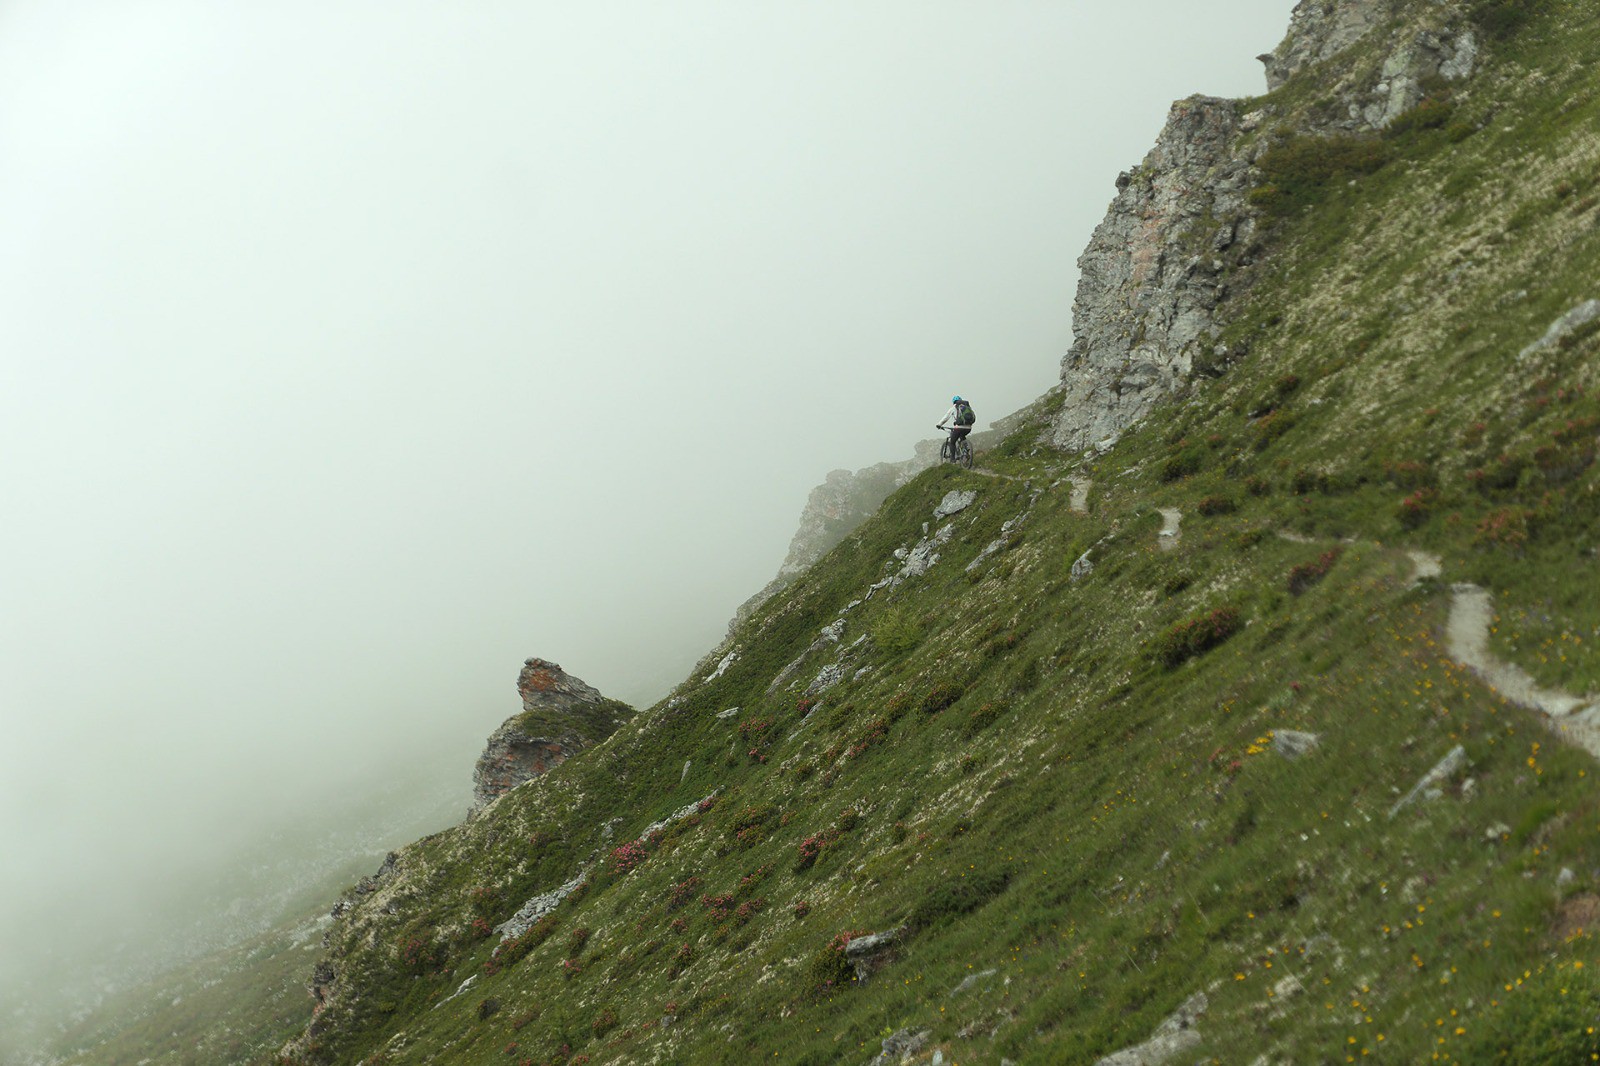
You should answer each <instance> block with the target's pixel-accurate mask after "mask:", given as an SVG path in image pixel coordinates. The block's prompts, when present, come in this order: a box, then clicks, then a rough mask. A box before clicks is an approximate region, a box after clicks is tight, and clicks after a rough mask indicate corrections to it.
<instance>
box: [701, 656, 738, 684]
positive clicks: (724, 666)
mask: <svg viewBox="0 0 1600 1066" xmlns="http://www.w3.org/2000/svg"><path fill="white" fill-rule="evenodd" d="M738 661H739V651H738V649H737V648H735V649H734V650H733V651H730V652H729V653H728V654H726V655H724V656H723V657H722V661H721V662H719V663H717V668H716V669H715V670H713V671H711V673H709V674H707V675H706V681H708V682H710V681H715V680H716V679H717V678H719V677H721V676H722V675H723V674H725V673H727V672H728V667H730V666H732V665H733V664H734V663H736V662H738Z"/></svg>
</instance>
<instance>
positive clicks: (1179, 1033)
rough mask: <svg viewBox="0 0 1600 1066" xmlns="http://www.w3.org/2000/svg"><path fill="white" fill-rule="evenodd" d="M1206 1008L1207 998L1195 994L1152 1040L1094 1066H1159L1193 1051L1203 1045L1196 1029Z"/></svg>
mask: <svg viewBox="0 0 1600 1066" xmlns="http://www.w3.org/2000/svg"><path fill="white" fill-rule="evenodd" d="M1207 1005H1208V1003H1207V1000H1206V994H1205V993H1204V992H1197V993H1195V994H1194V995H1192V996H1190V997H1189V998H1188V999H1186V1000H1185V1001H1184V1003H1183V1006H1181V1007H1179V1008H1178V1009H1177V1011H1176V1012H1175V1013H1174V1014H1173V1015H1172V1017H1170V1018H1168V1019H1167V1020H1166V1021H1164V1022H1162V1023H1161V1024H1160V1025H1159V1026H1157V1027H1156V1031H1155V1033H1154V1034H1153V1035H1152V1036H1151V1037H1150V1039H1149V1040H1146V1041H1145V1042H1144V1043H1142V1044H1139V1045H1138V1046H1136V1047H1131V1048H1125V1049H1123V1050H1122V1051H1118V1052H1116V1053H1115V1054H1111V1055H1107V1056H1106V1057H1105V1058H1103V1059H1101V1060H1100V1061H1099V1062H1097V1063H1095V1066H1158V1064H1159V1063H1163V1062H1167V1061H1168V1060H1170V1059H1172V1058H1173V1057H1175V1056H1177V1055H1180V1054H1182V1053H1184V1052H1185V1051H1190V1050H1192V1049H1193V1048H1194V1047H1196V1046H1197V1045H1198V1044H1199V1043H1200V1033H1199V1031H1198V1030H1196V1029H1195V1023H1196V1022H1197V1021H1198V1020H1199V1018H1200V1015H1202V1014H1204V1013H1205V1012H1206V1007H1207Z"/></svg>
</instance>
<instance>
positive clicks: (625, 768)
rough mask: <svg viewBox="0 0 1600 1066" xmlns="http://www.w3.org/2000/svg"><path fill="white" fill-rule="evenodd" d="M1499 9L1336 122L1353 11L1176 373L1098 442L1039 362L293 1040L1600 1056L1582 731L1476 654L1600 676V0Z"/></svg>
mask: <svg viewBox="0 0 1600 1066" xmlns="http://www.w3.org/2000/svg"><path fill="white" fill-rule="evenodd" d="M1470 13H1471V17H1472V19H1473V20H1474V21H1473V24H1474V25H1475V26H1476V27H1477V30H1478V32H1479V34H1480V35H1481V40H1482V44H1481V48H1482V54H1481V56H1480V63H1481V67H1480V70H1479V72H1478V73H1477V74H1476V75H1475V76H1474V77H1473V78H1472V79H1471V80H1470V81H1468V82H1464V83H1461V84H1445V83H1443V82H1442V81H1441V82H1439V83H1438V84H1435V85H1432V86H1430V87H1429V95H1428V96H1427V98H1426V99H1425V100H1424V101H1423V103H1422V104H1421V105H1420V106H1418V107H1416V108H1414V109H1413V110H1411V111H1410V112H1408V113H1407V114H1405V115H1403V116H1402V117H1401V118H1400V119H1399V120H1398V121H1395V122H1394V123H1392V124H1391V125H1390V126H1389V127H1388V128H1387V129H1386V130H1385V131H1384V132H1382V133H1381V134H1371V135H1363V134H1358V133H1340V134H1327V133H1323V134H1319V133H1316V132H1308V131H1315V130H1316V129H1317V128H1318V126H1317V121H1316V117H1317V115H1318V114H1319V113H1320V112H1322V111H1326V110H1327V109H1328V108H1329V107H1330V106H1331V105H1330V101H1329V97H1328V93H1329V91H1330V90H1329V85H1330V84H1331V81H1332V79H1333V78H1334V75H1335V73H1336V71H1335V70H1333V68H1334V67H1337V68H1338V69H1339V70H1348V69H1350V67H1351V66H1352V65H1354V64H1359V63H1360V62H1362V61H1363V58H1362V55H1361V54H1360V53H1359V50H1358V52H1357V54H1355V56H1354V58H1351V56H1349V55H1347V56H1345V57H1343V58H1341V59H1340V60H1338V61H1337V62H1335V63H1329V64H1325V65H1324V67H1323V68H1318V67H1313V68H1311V69H1310V70H1308V71H1306V72H1303V73H1300V74H1298V75H1297V76H1295V77H1293V78H1291V79H1290V80H1289V81H1288V82H1287V83H1286V84H1285V85H1283V86H1282V87H1281V88H1280V89H1278V90H1277V91H1276V92H1274V93H1273V94H1271V95H1270V96H1267V97H1263V98H1260V99H1259V100H1254V101H1249V102H1247V104H1246V105H1245V106H1246V107H1247V108H1250V109H1252V110H1254V111H1256V112H1257V113H1259V114H1261V115H1263V116H1265V118H1264V119H1263V120H1262V121H1260V122H1259V123H1257V124H1256V125H1255V126H1254V128H1253V129H1252V130H1251V132H1250V133H1249V134H1248V135H1247V137H1248V138H1249V139H1250V141H1251V143H1256V142H1259V143H1258V146H1259V148H1260V152H1259V153H1258V154H1257V156H1256V157H1255V158H1256V167H1257V174H1258V178H1259V181H1258V183H1257V186H1256V188H1255V191H1254V192H1253V193H1252V194H1251V197H1250V202H1251V204H1252V206H1253V210H1254V211H1256V212H1257V214H1258V218H1259V224H1260V225H1259V230H1258V236H1257V237H1256V240H1257V241H1258V243H1259V248H1258V250H1257V254H1255V255H1254V256H1252V257H1251V258H1252V259H1253V261H1252V262H1251V263H1249V264H1248V265H1244V266H1229V267H1228V271H1229V274H1228V276H1227V277H1226V278H1225V280H1226V282H1227V283H1228V285H1229V286H1230V288H1231V295H1230V296H1229V298H1228V301H1227V303H1226V305H1225V312H1226V313H1225V314H1224V315H1223V316H1222V322H1223V324H1224V331H1223V334H1222V336H1221V337H1220V339H1219V344H1218V351H1219V352H1223V353H1226V354H1225V355H1223V356H1219V357H1218V359H1217V360H1216V362H1215V363H1213V364H1211V365H1206V366H1200V367H1197V368H1196V371H1197V373H1196V375H1195V377H1194V378H1193V379H1192V380H1191V381H1190V383H1189V384H1188V386H1187V388H1186V389H1185V390H1184V391H1182V392H1181V393H1180V394H1179V395H1178V396H1176V397H1175V398H1174V399H1173V400H1172V401H1171V402H1170V403H1168V404H1167V405H1166V406H1164V407H1163V408H1161V409H1160V411H1159V412H1158V414H1157V416H1156V417H1152V418H1150V419H1148V420H1147V421H1146V422H1144V423H1143V424H1142V425H1140V426H1138V427H1136V428H1134V429H1132V430H1131V431H1130V432H1128V433H1126V434H1125V435H1123V436H1122V437H1121V439H1120V440H1119V441H1117V443H1116V444H1115V446H1114V447H1110V448H1109V450H1107V451H1105V452H1103V453H1090V454H1089V455H1087V456H1078V455H1063V454H1061V453H1059V452H1057V451H1055V450H1053V449H1051V448H1050V447H1048V446H1046V445H1045V444H1043V443H1041V441H1042V439H1044V438H1045V437H1046V436H1047V434H1048V427H1049V425H1050V424H1051V420H1052V419H1053V417H1054V416H1055V415H1056V411H1055V410H1054V408H1055V407H1057V406H1059V403H1060V400H1059V396H1058V395H1057V394H1054V393H1052V394H1050V395H1047V396H1046V397H1044V398H1043V399H1042V400H1041V401H1040V402H1039V403H1038V404H1037V405H1035V407H1034V408H1033V409H1032V410H1030V411H1029V412H1026V413H1025V415H1024V416H1023V418H1022V420H1021V428H1019V429H1017V430H1015V431H1014V432H1012V433H1011V434H1010V435H1009V436H1008V437H1007V438H1006V439H1005V440H1004V441H1003V442H1002V443H1000V444H999V445H997V446H996V447H994V448H992V449H989V450H987V451H986V452H984V453H983V454H981V455H980V456H979V462H978V468H977V469H974V470H971V471H964V470H957V469H953V468H948V467H945V468H936V469H933V470H929V471H927V472H925V473H923V474H921V475H920V476H918V477H917V478H916V479H915V480H913V481H912V482H911V483H910V484H908V485H907V486H905V487H904V488H902V489H900V490H899V491H897V492H896V493H894V494H893V495H892V496H890V498H889V499H888V500H887V502H886V503H885V504H884V505H883V507H882V508H881V509H880V510H879V511H878V512H877V513H876V514H875V515H874V516H873V517H872V518H870V519H869V520H867V521H866V522H865V523H864V524H862V525H861V526H860V527H859V528H858V529H856V530H855V531H854V532H853V533H852V534H851V535H849V536H848V537H847V538H846V539H845V540H844V541H843V543H841V544H840V545H839V546H838V547H836V548H835V549H834V550H832V551H831V552H830V553H829V554H828V555H827V556H825V557H824V558H823V559H822V560H821V561H820V562H818V563H816V564H815V565H813V566H812V567H811V568H810V569H809V570H807V571H806V572H805V573H804V574H802V575H801V576H799V577H798V578H797V579H796V580H795V581H794V582H793V583H792V584H790V585H788V586H787V587H786V588H784V589H783V590H782V591H781V592H778V593H777V594H776V595H775V596H773V597H772V598H771V599H769V600H767V601H766V602H765V603H763V604H762V605H761V606H760V607H759V608H758V609H756V610H755V611H754V612H753V613H752V614H751V615H750V617H749V618H748V619H747V620H745V622H744V623H743V624H742V625H741V626H739V627H738V628H737V629H736V631H735V632H734V633H733V634H732V635H731V636H730V638H729V641H728V643H727V644H726V645H724V646H723V647H721V648H719V649H717V651H715V652H714V653H713V654H712V655H710V656H708V657H707V659H706V661H705V662H704V663H703V664H702V666H701V667H700V668H699V669H697V670H696V672H695V674H694V675H693V676H691V677H690V678H689V679H688V680H686V681H685V682H684V683H683V684H682V685H681V686H679V687H678V689H677V690H675V692H674V693H673V694H672V696H671V697H670V698H669V699H667V700H664V701H663V702H662V703H660V704H658V705H657V706H655V707H652V708H649V709H648V710H646V711H643V712H641V713H640V714H639V715H638V716H637V717H636V718H634V719H633V720H631V721H630V722H628V723H627V724H626V725H624V726H623V727H622V728H621V729H620V730H619V731H618V732H617V733H616V734H615V735H614V736H612V737H611V738H610V739H609V740H607V741H605V742H604V743H602V744H600V745H597V746H596V747H594V748H592V749H590V750H588V751H586V752H584V753H582V754H581V756H578V757H574V758H572V759H570V760H568V761H567V762H566V763H564V764H562V765H561V766H560V767H559V768H557V769H555V770H554V771H552V772H551V773H549V774H547V775H546V776H544V777H541V778H539V779H537V780H536V781H533V782H531V783H529V784H527V785H524V786H522V787H519V788H517V789H515V790H513V791H512V792H510V793H508V794H507V795H505V796H504V797H502V798H500V799H499V800H497V801H496V802H494V803H493V804H492V805H490V806H489V807H488V808H486V809H485V810H484V812H483V813H482V814H481V816H479V817H477V818H475V819H474V820H472V821H470V822H468V823H466V824H464V825H462V826H460V827H458V828H455V829H451V830H448V831H446V832H443V833H440V834H437V835H435V836H432V837H429V838H427V839H425V840H422V841H420V842H418V843H417V844H415V845H413V846H412V847H410V848H407V849H405V850H404V851H402V852H401V853H400V854H399V856H398V860H397V862H396V863H395V865H394V867H393V869H392V871H389V872H386V874H385V875H384V876H383V877H381V878H379V879H378V881H377V882H376V887H375V889H374V890H371V891H364V892H362V893H360V894H356V893H352V894H350V895H348V896H347V897H346V898H345V899H344V900H343V901H342V902H341V903H340V905H339V908H338V914H339V916H338V918H337V920H336V922H335V923H334V925H333V926H332V928H331V931H330V933H329V939H328V950H327V955H326V958H325V960H324V962H323V963H322V964H320V966H319V969H318V971H317V974H316V977H315V985H316V987H317V994H318V996H319V1002H318V1003H317V1005H316V1010H317V1013H316V1015H315V1017H314V1019H312V1021H311V1023H310V1026H309V1028H308V1029H307V1030H306V1032H305V1034H304V1035H303V1036H302V1037H301V1038H300V1039H299V1040H297V1041H296V1042H295V1043H294V1044H293V1045H291V1047H289V1048H288V1049H286V1051H285V1055H284V1058H285V1061H288V1062H296V1063H306V1064H354V1063H364V1064H370V1066H378V1064H386V1066H400V1064H412V1063H417V1064H420V1063H460V1064H478V1063H483V1064H489V1063H494V1064H502V1063H505V1064H514V1066H527V1064H535V1063H538V1064H543V1063H562V1064H578V1063H597V1064H598V1063H633V1062H656V1063H685V1064H688V1063H694V1064H700V1063H750V1062H754V1061H758V1060H760V1061H773V1062H782V1063H785V1064H794V1063H817V1064H820V1063H833V1062H852V1063H863V1064H865V1063H867V1062H869V1061H873V1060H874V1058H875V1057H877V1056H880V1054H881V1055H882V1056H883V1058H882V1059H880V1060H879V1061H884V1062H888V1061H895V1062H898V1061H901V1060H902V1058H905V1059H907V1060H909V1061H919V1062H928V1061H935V1060H937V1061H941V1062H946V1063H951V1062H954V1063H963V1064H965V1063H1000V1062H1003V1061H1006V1060H1010V1061H1012V1062H1017V1063H1034V1062H1045V1063H1058V1062H1059V1063H1094V1062H1097V1061H1098V1060H1100V1059H1101V1058H1102V1057H1104V1056H1108V1055H1112V1054H1113V1053H1115V1052H1117V1051H1119V1050H1121V1049H1126V1048H1129V1047H1131V1046H1134V1045H1139V1044H1141V1043H1142V1042H1144V1041H1146V1040H1149V1039H1150V1038H1151V1037H1152V1035H1153V1034H1156V1033H1157V1030H1158V1027H1161V1026H1162V1025H1163V1022H1164V1021H1166V1020H1167V1019H1169V1018H1174V1017H1175V1016H1176V1017H1177V1018H1178V1021H1176V1022H1174V1023H1173V1024H1172V1025H1170V1026H1168V1027H1166V1030H1165V1033H1164V1037H1163V1038H1164V1040H1165V1042H1166V1044H1165V1046H1167V1047H1170V1048H1181V1049H1182V1055H1181V1058H1179V1059H1178V1060H1176V1061H1182V1062H1185V1063H1191V1062H1198V1061H1216V1062H1220V1063H1252V1064H1253V1063H1263V1064H1273V1063H1284V1064H1288V1063H1311V1062H1345V1061H1360V1060H1368V1061H1374V1060H1375V1061H1387V1062H1396V1063H1414V1062H1426V1061H1439V1062H1464V1063H1482V1062H1492V1061H1509V1062H1521V1063H1569V1062H1570V1063H1577V1062H1588V1061H1591V1056H1592V1055H1595V1054H1600V1036H1597V1035H1596V1033H1595V1031H1594V1029H1595V1027H1596V1023H1595V1021H1594V1019H1595V1017H1596V1016H1597V1014H1600V980H1597V979H1596V977H1595V973H1596V970H1597V969H1600V957H1597V956H1600V953H1597V951H1596V946H1595V943H1594V941H1593V939H1592V937H1591V933H1592V927H1593V925H1594V923H1595V920H1596V918H1597V916H1600V793H1597V791H1596V789H1595V787H1594V781H1595V777H1596V772H1595V758H1594V756H1593V755H1592V754H1591V751H1592V750H1595V742H1594V739H1593V738H1594V732H1593V729H1592V726H1591V724H1590V723H1588V720H1587V719H1586V718H1585V717H1584V716H1583V715H1582V714H1577V715H1573V716H1570V717H1568V718H1565V719H1561V720H1559V721H1556V722H1554V723H1552V721H1551V720H1549V719H1547V718H1546V717H1545V715H1543V714H1541V713H1539V712H1538V711H1536V710H1532V709H1530V708H1528V707H1524V706H1520V705H1518V704H1516V703H1515V702H1513V701H1512V700H1511V699H1510V698H1508V696H1507V695H1506V694H1505V692H1504V691H1502V690H1503V689H1505V687H1506V686H1505V685H1503V684H1501V683H1500V681H1499V680H1498V678H1499V677H1501V676H1503V675H1498V674H1487V673H1485V671H1486V670H1487V669H1488V666H1487V665H1486V664H1488V663H1490V662H1491V661H1497V662H1500V663H1503V664H1508V665H1511V666H1515V667H1518V668H1520V669H1521V670H1523V671H1526V672H1527V673H1528V674H1529V675H1532V678H1533V679H1534V680H1536V681H1537V682H1538V683H1539V684H1540V685H1543V686H1545V687H1546V688H1548V689H1550V690H1552V691H1556V690H1559V691H1560V692H1564V693H1567V694H1571V695H1573V696H1575V697H1578V698H1577V699H1574V700H1573V701H1571V702H1572V703H1573V704H1574V705H1575V706H1578V707H1582V706H1584V705H1586V704H1588V703H1592V702H1593V701H1594V699H1595V698H1596V696H1595V693H1596V692H1597V691H1600V650H1597V646H1600V596H1597V595H1596V594H1595V589H1596V588H1600V583H1597V577H1600V573H1597V567H1600V562H1597V558H1596V554H1597V550H1600V467H1597V466H1596V464H1595V461H1594V460H1595V454H1596V450H1597V440H1600V380H1597V378H1600V316H1593V317H1590V316H1586V314H1584V313H1579V314H1576V315H1574V314H1572V312H1573V311H1574V310H1575V309H1578V308H1581V307H1583V306H1584V305H1585V303H1586V301H1590V300H1593V299H1595V298H1597V297H1600V291H1597V289H1600V283H1597V280H1596V269H1595V267H1596V264H1600V227H1597V220H1600V209H1597V203H1600V139H1597V138H1596V137H1595V135H1594V131H1595V130H1596V129H1597V128H1600V95H1597V93H1600V76H1597V75H1596V74H1595V72H1594V71H1595V66H1594V60H1595V58H1596V56H1597V54H1600V4H1597V3H1596V2H1595V0H1573V2H1569V3H1556V2H1554V0H1550V2H1546V3H1532V2H1517V0H1494V2H1481V3H1478V4H1476V5H1472V6H1471V9H1470ZM1247 147H1248V146H1247ZM1558 322H1562V323H1564V325H1563V326H1562V327H1560V328H1558V329H1555V330H1554V331H1552V327H1553V325H1555V324H1556V323H1558ZM1541 341H1542V343H1541ZM1085 487H1087V492H1085V491H1084V489H1085ZM1467 584H1471V585H1473V586H1476V587H1479V588H1482V589H1485V590H1487V592H1488V593H1489V594H1490V596H1491V600H1490V602H1491V604H1492V615H1491V616H1490V617H1489V619H1488V632H1487V644H1486V646H1485V647H1484V648H1483V649H1482V654H1481V655H1480V656H1479V657H1478V660H1477V661H1476V662H1475V663H1468V662H1464V661H1463V658H1464V656H1463V655H1462V654H1461V653H1460V651H1459V649H1460V648H1461V647H1462V643H1461V640H1462V637H1461V634H1462V632H1464V631H1466V630H1470V629H1471V627H1472V621H1473V619H1472V618H1471V612H1470V610H1467V608H1466V605H1467V604H1468V603H1469V602H1470V601H1469V599H1468V596H1469V593H1470V591H1471V590H1469V589H1467V588H1466V587H1465V586H1466V585H1467ZM869 592H870V596H869ZM568 665H569V666H571V667H573V668H574V669H575V670H576V671H577V672H578V673H581V672H582V667H581V664H568ZM1586 745H1587V748H1586ZM1419 786H1420V787H1419ZM366 887H368V888H372V886H371V885H368V886H366ZM552 893H553V895H551V897H550V905H549V906H548V908H546V910H547V913H544V914H543V916H534V918H535V919H536V920H532V921H531V922H526V921H525V922H518V923H516V925H515V926H513V927H511V928H509V929H508V928H507V927H506V926H505V924H504V923H507V922H508V921H510V920H511V919H512V918H513V916H514V915H516V914H517V912H519V910H522V909H523V907H524V904H525V903H527V902H528V901H529V900H531V899H533V898H535V897H539V896H541V895H544V894H552ZM558 897H559V899H558ZM524 914H525V915H526V912H524ZM497 930H503V931H504V932H505V933H510V934H514V935H510V936H509V937H508V938H506V937H504V935H503V932H502V931H497ZM1150 1061H1156V1060H1155V1059H1152V1060H1150Z"/></svg>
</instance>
